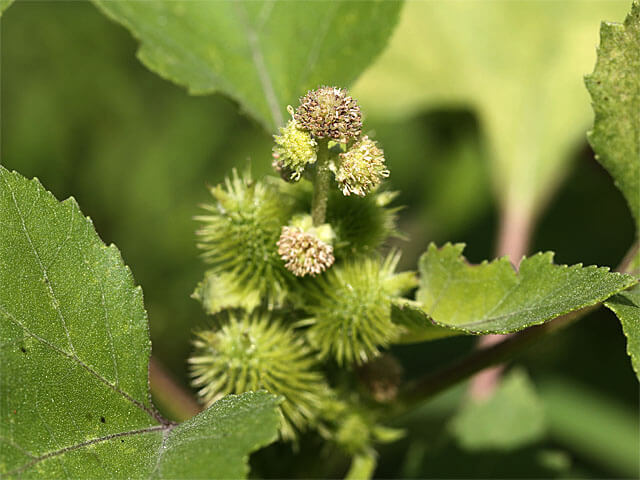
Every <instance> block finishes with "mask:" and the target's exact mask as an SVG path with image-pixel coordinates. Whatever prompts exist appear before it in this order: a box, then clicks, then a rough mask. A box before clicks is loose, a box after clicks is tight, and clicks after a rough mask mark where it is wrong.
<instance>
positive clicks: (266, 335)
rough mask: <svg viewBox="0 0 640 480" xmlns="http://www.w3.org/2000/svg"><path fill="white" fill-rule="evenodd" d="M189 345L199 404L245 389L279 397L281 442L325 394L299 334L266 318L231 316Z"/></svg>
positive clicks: (311, 418)
mask: <svg viewBox="0 0 640 480" xmlns="http://www.w3.org/2000/svg"><path fill="white" fill-rule="evenodd" d="M194 346H195V352H194V354H193V356H192V357H191V358H190V359H189V364H190V365H191V375H192V377H193V381H192V383H193V385H194V386H195V387H196V388H198V389H199V391H198V394H199V396H200V397H201V398H202V400H203V401H204V403H205V404H206V405H207V406H209V405H211V404H212V403H214V402H215V401H216V400H218V399H220V398H222V397H224V396H225V395H228V394H238V393H243V392H247V391H250V390H252V391H255V390H260V389H265V390H267V391H269V392H271V393H273V394H275V395H281V396H282V397H284V401H283V403H282V404H281V405H280V411H281V414H282V418H283V423H282V428H281V431H280V434H281V436H282V438H283V439H285V440H293V439H295V437H296V431H303V430H305V429H306V427H307V426H309V425H313V424H314V422H315V421H316V419H317V416H318V414H319V412H320V410H321V408H322V402H323V400H324V398H325V396H326V395H328V394H329V389H328V386H327V385H326V382H325V380H324V377H323V375H322V374H321V373H320V372H318V371H316V370H315V366H316V365H315V360H314V357H313V355H311V354H310V350H309V348H308V347H307V346H306V345H305V344H304V341H303V340H302V338H301V337H299V336H296V335H295V334H294V333H293V332H292V331H291V330H290V329H288V328H286V327H284V326H283V325H282V324H281V323H280V322H278V321H277V320H274V319H273V318H270V317H268V316H264V315H263V316H260V315H255V314H254V315H248V314H243V316H242V317H240V318H236V317H233V316H230V318H229V321H228V322H225V323H224V324H223V325H222V327H221V328H220V329H218V330H205V331H202V332H199V333H197V335H196V339H195V340H194Z"/></svg>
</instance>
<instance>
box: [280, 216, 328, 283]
mask: <svg viewBox="0 0 640 480" xmlns="http://www.w3.org/2000/svg"><path fill="white" fill-rule="evenodd" d="M277 245H278V254H279V255H280V257H281V258H282V259H283V260H284V261H285V267H286V268H287V270H289V271H290V272H292V273H293V274H294V275H295V276H297V277H304V276H305V275H311V276H315V275H317V274H319V273H322V272H324V271H325V270H326V269H327V268H329V267H330V266H331V265H333V262H334V261H335V258H334V257H333V247H332V246H331V245H329V244H327V243H325V242H323V241H322V240H320V239H319V238H318V237H316V236H315V235H313V234H312V233H309V232H305V231H303V230H302V229H300V228H298V227H282V234H281V235H280V239H279V240H278V243H277Z"/></svg>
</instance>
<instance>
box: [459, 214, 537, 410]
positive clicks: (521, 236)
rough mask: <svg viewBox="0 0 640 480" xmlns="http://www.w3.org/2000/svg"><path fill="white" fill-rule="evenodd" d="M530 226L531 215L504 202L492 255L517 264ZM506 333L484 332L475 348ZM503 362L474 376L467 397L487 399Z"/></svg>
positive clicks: (496, 380)
mask: <svg viewBox="0 0 640 480" xmlns="http://www.w3.org/2000/svg"><path fill="white" fill-rule="evenodd" d="M532 228H533V216H532V215H531V212H528V211H527V210H526V209H522V208H521V207H517V206H515V204H508V205H507V206H506V207H505V209H504V211H503V212H502V214H501V216H500V233H499V234H498V246H497V249H496V256H498V257H503V256H505V255H506V256H507V257H509V259H510V260H511V263H513V265H514V266H515V267H516V269H517V268H519V267H520V262H521V261H522V258H523V257H524V256H525V255H526V254H527V251H528V250H529V242H530V240H531V230H532ZM509 337H510V336H509V335H485V336H482V337H480V338H479V339H478V348H480V349H482V348H488V347H490V346H492V345H494V344H496V343H500V342H504V341H505V340H506V339H508V338H509ZM503 370H504V365H496V366H494V367H492V368H487V369H486V370H483V371H481V372H479V373H478V374H476V375H475V377H474V378H473V379H472V380H471V383H470V385H469V395H470V396H471V398H474V399H476V400H481V399H483V398H488V397H490V396H491V394H492V393H493V392H494V391H495V389H496V388H497V387H498V385H499V383H500V379H501V377H502V372H503Z"/></svg>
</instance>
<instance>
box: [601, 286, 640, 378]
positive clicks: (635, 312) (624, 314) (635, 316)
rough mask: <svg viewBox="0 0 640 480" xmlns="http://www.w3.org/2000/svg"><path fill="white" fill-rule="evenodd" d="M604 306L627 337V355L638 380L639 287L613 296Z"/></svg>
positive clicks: (639, 368) (639, 344) (639, 360)
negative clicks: (610, 311)
mask: <svg viewBox="0 0 640 480" xmlns="http://www.w3.org/2000/svg"><path fill="white" fill-rule="evenodd" d="M605 305H606V306H607V307H609V309H610V310H612V311H613V312H614V313H615V314H616V315H617V316H618V318H619V319H620V323H621V324H622V331H623V332H624V334H625V336H626V337H627V353H628V354H629V356H630V357H631V365H632V366H633V371H634V372H636V376H637V377H638V380H640V285H636V286H635V287H633V288H630V289H629V290H626V291H624V292H621V293H619V294H617V295H614V296H613V297H611V298H610V299H609V300H607V301H606V302H605Z"/></svg>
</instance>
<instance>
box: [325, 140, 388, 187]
mask: <svg viewBox="0 0 640 480" xmlns="http://www.w3.org/2000/svg"><path fill="white" fill-rule="evenodd" d="M340 159H341V162H340V166H339V167H338V169H337V171H336V181H337V182H338V184H339V185H340V190H342V193H343V194H344V195H346V196H349V195H351V194H352V193H353V194H355V195H360V196H361V197H364V196H365V195H366V194H368V193H369V192H370V191H371V190H372V189H373V188H375V187H376V186H378V184H379V183H380V182H381V181H382V179H383V178H386V177H388V176H389V170H387V168H386V165H385V163H384V152H383V151H382V150H381V149H380V148H379V147H378V146H377V145H376V142H374V141H373V140H371V139H369V137H367V136H366V135H365V136H364V137H362V139H360V140H359V141H358V142H356V143H355V144H354V145H353V146H352V147H351V148H350V149H349V150H348V151H347V152H346V153H341V154H340Z"/></svg>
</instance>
